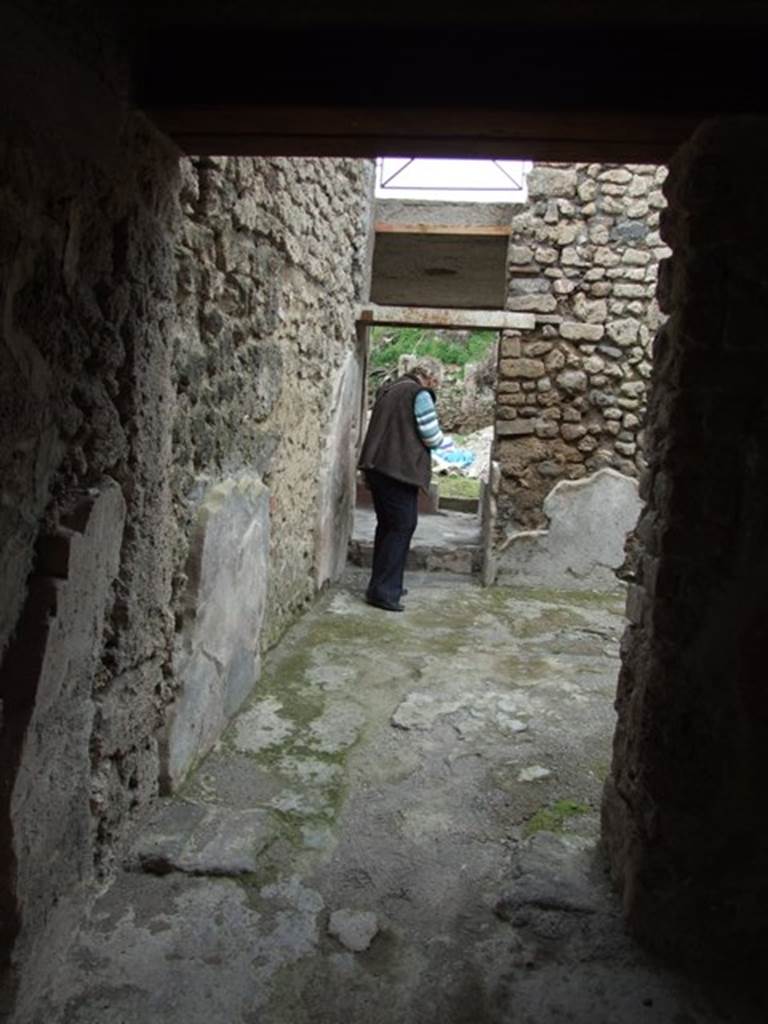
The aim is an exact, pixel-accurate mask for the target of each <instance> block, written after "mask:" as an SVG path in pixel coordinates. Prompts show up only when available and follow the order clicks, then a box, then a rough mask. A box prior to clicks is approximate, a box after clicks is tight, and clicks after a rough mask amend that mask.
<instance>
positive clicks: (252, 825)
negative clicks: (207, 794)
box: [134, 801, 274, 875]
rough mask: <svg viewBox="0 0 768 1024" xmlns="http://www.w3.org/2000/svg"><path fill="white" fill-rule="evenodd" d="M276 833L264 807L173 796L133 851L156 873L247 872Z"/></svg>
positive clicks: (253, 868) (228, 873)
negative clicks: (208, 803) (224, 804)
mask: <svg viewBox="0 0 768 1024" xmlns="http://www.w3.org/2000/svg"><path fill="white" fill-rule="evenodd" d="M273 834H274V825H273V822H272V821H271V818H270V814H269V812H268V811H266V810H262V809H260V808H247V809H237V808H231V807H206V806H204V805H203V804H196V803H191V802H187V801H173V802H171V803H169V804H167V805H166V806H165V807H163V808H162V809H161V811H160V813H159V814H157V815H156V816H155V818H154V819H153V821H152V822H151V823H150V825H149V826H148V828H147V830H146V832H145V833H144V834H143V835H142V837H141V839H140V840H139V842H138V844H137V845H136V847H135V850H134V855H135V858H136V861H137V863H138V865H139V867H141V869H142V870H144V871H148V872H150V873H152V874H156V875H164V874H168V873H169V872H171V871H182V872H185V873H187V874H192V875H243V874H248V873H249V872H253V871H255V870H256V867H257V864H258V858H259V855H260V854H261V852H262V851H263V850H264V848H265V847H266V846H267V845H268V843H269V842H270V840H271V839H272V837H273Z"/></svg>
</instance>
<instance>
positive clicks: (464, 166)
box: [376, 157, 533, 203]
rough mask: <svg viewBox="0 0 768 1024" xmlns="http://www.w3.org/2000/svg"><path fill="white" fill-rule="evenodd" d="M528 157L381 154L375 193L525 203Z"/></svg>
mask: <svg viewBox="0 0 768 1024" xmlns="http://www.w3.org/2000/svg"><path fill="white" fill-rule="evenodd" d="M532 166H533V164H532V162H531V161H530V160H434V159H420V158H416V157H380V158H379V159H378V160H377V161H376V197H377V198H379V199H388V198H389V199H422V200H426V201H433V202H443V203H467V202H469V203H524V202H525V201H526V200H527V198H528V189H527V186H526V176H527V174H528V172H529V171H530V170H531V167H532Z"/></svg>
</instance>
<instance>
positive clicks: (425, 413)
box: [413, 391, 443, 449]
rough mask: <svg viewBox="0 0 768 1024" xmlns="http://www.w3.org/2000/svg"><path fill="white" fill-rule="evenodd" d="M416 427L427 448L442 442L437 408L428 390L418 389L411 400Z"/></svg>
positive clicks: (438, 445) (437, 446)
mask: <svg viewBox="0 0 768 1024" xmlns="http://www.w3.org/2000/svg"><path fill="white" fill-rule="evenodd" d="M413 414H414V416H415V417H416V429H417V430H418V432H419V437H420V438H421V440H422V441H423V442H424V444H425V445H426V447H427V448H433V449H434V448H439V447H440V445H441V444H442V443H443V432H442V430H441V429H440V423H439V422H438V419H437V409H436V408H435V403H434V402H433V401H432V396H431V395H430V393H429V392H428V391H419V392H418V393H417V395H416V398H415V399H414V402H413Z"/></svg>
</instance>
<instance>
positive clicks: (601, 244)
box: [496, 164, 668, 533]
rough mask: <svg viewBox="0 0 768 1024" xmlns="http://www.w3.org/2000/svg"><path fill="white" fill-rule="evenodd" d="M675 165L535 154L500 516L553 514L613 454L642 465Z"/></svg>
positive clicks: (506, 347) (513, 272)
mask: <svg viewBox="0 0 768 1024" xmlns="http://www.w3.org/2000/svg"><path fill="white" fill-rule="evenodd" d="M665 174H666V171H665V170H664V169H663V168H656V167H653V166H645V165H632V166H627V167H624V166H612V165H604V164H575V165H558V164H537V165H536V166H535V167H534V169H533V171H532V172H531V173H530V175H529V177H528V189H529V202H528V203H527V204H526V205H525V206H523V207H510V208H509V209H510V210H511V211H512V229H513V230H512V235H511V238H510V246H509V264H508V297H507V308H508V309H509V310H514V311H520V312H531V313H535V314H536V319H537V326H536V329H535V330H534V331H532V332H525V333H522V334H518V333H516V332H505V333H504V335H503V337H502V341H501V346H500V358H499V378H498V384H497V389H498V390H497V405H498V408H497V422H496V438H497V454H496V457H497V458H498V460H499V462H500V465H501V474H502V475H501V483H500V493H499V509H498V512H499V527H500V530H501V531H502V533H506V532H508V531H509V530H510V529H520V528H531V527H541V526H543V525H545V521H546V517H545V515H544V512H543V503H544V498H545V496H546V495H547V493H548V492H549V491H550V490H551V489H552V487H553V486H554V485H555V484H556V483H557V482H558V480H564V479H567V480H578V479H580V478H582V477H585V476H587V475H590V474H592V473H594V472H596V471H597V470H599V469H602V468H604V467H612V468H614V469H617V470H620V471H621V472H622V473H625V474H628V475H630V476H636V475H637V473H638V472H639V470H640V469H641V468H642V466H643V460H642V454H641V452H642V425H643V418H644V413H645V392H646V388H647V382H648V378H649V376H650V371H651V363H650V354H649V351H650V344H651V341H652V339H653V336H654V334H655V332H656V330H657V329H658V327H659V325H660V323H661V321H662V317H661V315H660V313H659V309H658V305H657V303H656V299H655V297H654V294H655V287H656V275H657V266H658V261H659V259H660V258H662V257H664V256H665V255H667V254H668V249H667V248H666V247H665V245H664V244H663V242H662V241H661V239H660V237H659V231H658V224H659V214H660V211H661V210H662V208H663V207H664V205H665V201H664V197H663V195H662V192H661V189H660V185H661V183H662V181H663V180H664V176H665Z"/></svg>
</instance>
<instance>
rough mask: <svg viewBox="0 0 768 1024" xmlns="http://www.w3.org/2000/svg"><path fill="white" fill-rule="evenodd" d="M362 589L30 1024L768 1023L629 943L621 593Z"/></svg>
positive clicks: (119, 890)
mask: <svg viewBox="0 0 768 1024" xmlns="http://www.w3.org/2000/svg"><path fill="white" fill-rule="evenodd" d="M363 584H364V579H363V577H362V576H359V575H357V574H355V573H350V575H349V577H348V579H347V580H346V582H345V584H344V585H343V586H340V587H337V588H335V589H334V590H332V591H330V592H328V593H326V594H325V595H324V596H323V597H322V598H321V600H320V601H319V602H318V604H317V605H316V607H315V608H314V609H313V610H312V611H310V612H309V613H308V614H307V615H306V616H305V617H304V618H303V619H302V621H301V622H300V623H298V624H297V625H296V626H295V627H294V628H293V629H292V630H291V631H290V632H289V633H288V634H287V635H286V637H285V638H284V639H283V641H282V642H281V643H280V645H279V646H278V647H277V648H276V649H275V650H274V651H273V652H272V653H271V654H270V656H269V657H268V658H267V659H266V663H265V666H264V671H263V673H262V678H261V680H260V682H259V684H258V686H257V687H256V690H255V692H254V694H253V697H252V699H251V700H250V702H249V703H248V704H246V706H245V707H244V708H243V710H242V711H241V713H240V714H239V716H238V717H237V718H236V720H235V721H234V722H233V723H232V725H231V727H230V728H229V730H228V731H227V733H226V734H225V735H224V737H223V738H222V740H221V741H220V743H219V744H218V746H217V748H216V749H215V750H214V751H213V752H212V753H211V754H210V755H209V757H208V758H207V759H206V760H205V761H204V762H203V763H202V764H201V765H200V766H199V768H198V770H197V771H196V772H195V773H194V774H193V776H192V777H191V778H190V779H189V781H188V783H187V784H186V786H185V788H184V790H183V791H182V793H180V794H179V795H178V796H177V797H175V798H174V799H171V800H166V801H163V802H162V803H161V805H160V807H159V808H158V811H157V813H156V814H155V817H154V819H153V820H152V822H151V823H150V825H149V827H148V828H147V829H146V830H145V831H144V833H143V834H142V835H141V836H140V838H139V840H138V842H137V844H136V846H135V848H134V851H133V852H132V854H131V856H130V858H129V860H128V863H127V864H126V868H125V870H124V871H122V872H121V873H120V874H119V875H118V877H117V879H116V881H115V882H114V884H113V885H112V886H111V888H110V889H109V890H108V891H106V892H105V893H103V894H102V895H101V896H100V898H98V899H97V900H96V901H95V903H94V905H93V909H92V913H91V915H90V919H89V920H88V921H86V922H84V923H83V924H82V926H81V927H80V929H79V931H78V932H77V933H76V935H75V937H74V941H73V942H72V943H71V945H70V948H69V950H68V952H67V953H66V954H65V955H62V956H61V957H59V958H54V957H51V958H48V959H47V961H46V962H45V963H39V964H37V965H35V968H34V970H32V969H29V970H28V971H27V972H26V974H25V975H24V977H23V980H22V987H21V993H20V997H21V998H20V1009H19V1012H18V1013H17V1016H16V1021H17V1022H18V1024H32V1022H34V1024H38V1022H39V1024H43V1022H45V1024H56V1022H62V1024H64V1022H66V1024H96V1022H97V1021H98V1022H99V1024H118V1022H119V1024H143V1022H149V1021H168V1022H175V1021H178V1022H179V1024H181V1022H184V1024H214V1022H215V1024H241V1022H242V1024H257V1022H258V1024H305V1022H306V1024H309V1022H310V1021H311V1022H312V1024H336V1022H342V1021H343V1022H349V1024H356V1022H365V1024H379V1022H381V1024H395V1022H398V1024H407V1022H414V1024H416V1022H418V1024H421V1022H424V1024H438V1022H440V1024H483V1022H498V1024H502V1022H514V1024H546V1022H550V1021H551V1022H560V1021H574V1022H576V1024H609V1022H619V1021H620V1022H622V1024H634V1022H640V1021H642V1022H644V1024H671V1022H674V1024H710V1022H715V1021H726V1020H727V1021H732V1022H733V1021H739V1022H740V1021H745V1022H746V1021H751V1020H752V1019H753V1018H752V1016H751V1015H750V1014H749V1013H748V1012H747V1011H746V1010H744V1009H743V1008H742V1009H739V1008H738V1007H736V1006H735V1005H734V1004H733V1001H732V1000H731V999H730V998H728V999H723V1001H722V1003H718V1001H717V1000H716V999H715V1001H714V1003H713V1001H712V997H709V998H705V996H704V994H703V993H702V992H700V991H698V990H697V989H695V988H694V987H692V986H691V985H690V984H689V983H687V982H685V981H684V980H683V979H681V978H679V977H677V976H675V975H673V974H671V973H669V972H666V971H662V970H660V969H659V968H658V967H657V966H656V965H654V964H652V963H651V962H650V961H649V960H648V959H647V958H646V957H645V956H644V955H643V954H642V953H641V952H640V951H639V950H637V948H636V947H635V946H634V944H633V943H632V942H631V941H630V940H629V939H627V938H626V937H625V936H624V934H623V930H622V927H621V921H620V917H619V914H618V907H617V905H616V902H615V900H614V898H613V896H612V894H611V892H610V890H609V888H608V886H607V882H606V876H605V872H604V868H603V864H602V862H601V860H600V857H599V853H598V852H597V851H596V847H595V843H596V838H597V833H598V807H599V801H600V793H601V784H602V780H603V778H604V777H605V773H606V772H607V769H608V764H609V760H610V744H611V734H612V730H613V720H614V715H613V709H612V701H613V696H614V690H615V679H616V675H617V670H618V641H619V638H620V634H621V631H622V628H623V614H622V612H623V596H622V595H621V594H613V595H595V594H589V593H583V594H579V593H575V594H574V593H568V594H566V593H556V592H533V591H516V590H511V589H501V588H500V589H491V590H482V589H480V588H478V587H477V586H476V585H474V584H473V583H469V582H467V581H465V580H462V579H459V578H456V577H452V578H449V577H436V576H434V575H433V576H430V577H427V576H426V575H423V576H420V577H411V578H410V579H409V587H410V591H411V592H410V594H409V596H408V598H407V610H406V612H405V613H404V614H401V615H397V614H388V613H385V612H380V611H378V610H376V609H373V608H370V607H368V606H367V605H365V604H364V603H363V601H362V589H363ZM754 1019H757V1018H754Z"/></svg>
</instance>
